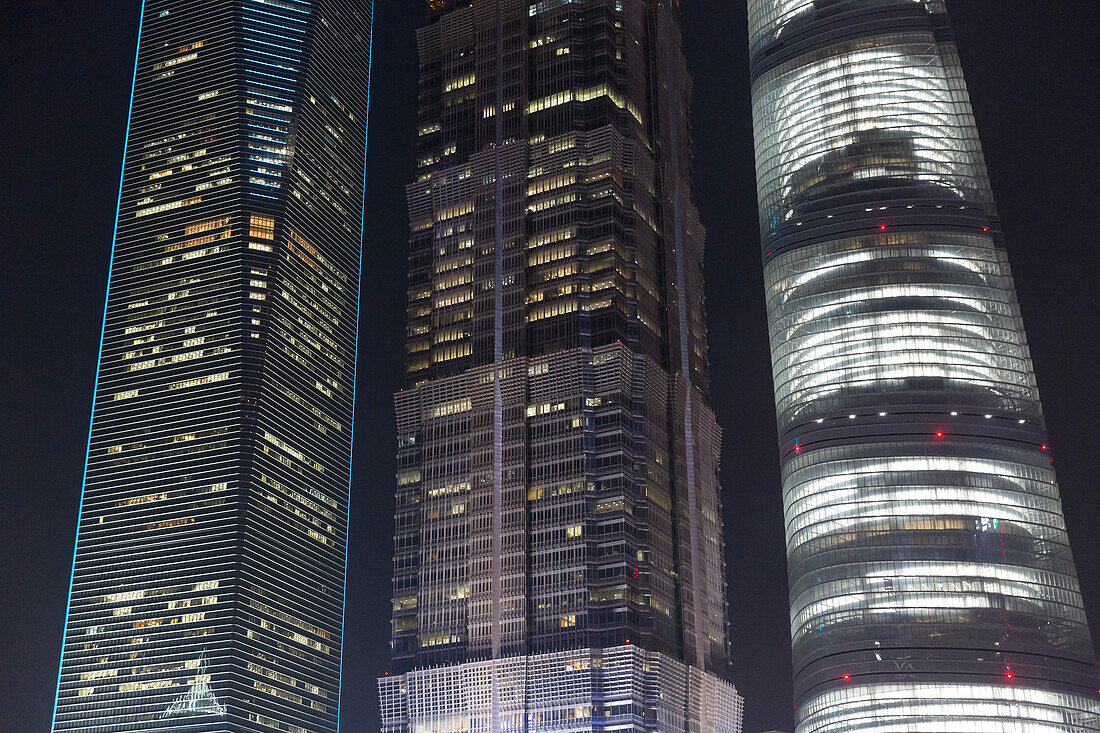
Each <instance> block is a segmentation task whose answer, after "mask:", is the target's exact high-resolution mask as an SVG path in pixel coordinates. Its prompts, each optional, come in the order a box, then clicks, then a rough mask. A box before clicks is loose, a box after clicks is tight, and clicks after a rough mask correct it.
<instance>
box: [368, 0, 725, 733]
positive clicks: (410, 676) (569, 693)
mask: <svg viewBox="0 0 1100 733" xmlns="http://www.w3.org/2000/svg"><path fill="white" fill-rule="evenodd" d="M678 13H679V10H678V4H677V3H675V2H669V1H667V0H578V1H571V0H546V1H539V2H534V3H527V2H515V1H511V0H472V1H470V2H447V1H446V0H442V1H440V2H430V3H429V10H428V20H427V23H426V25H425V26H424V27H422V28H421V29H420V30H419V31H418V35H417V38H418V45H419V54H420V97H419V99H420V108H419V117H418V128H419V129H418V145H417V155H418V160H417V171H418V176H417V180H416V181H415V182H413V183H411V184H410V185H409V186H408V204H409V215H410V227H411V236H410V243H409V305H408V307H409V310H408V340H407V346H406V349H407V350H406V375H407V376H406V383H405V387H404V388H403V389H402V390H401V391H400V392H398V393H397V395H396V399H395V401H396V410H397V426H398V462H399V465H400V468H399V473H398V476H397V484H398V488H397V517H396V533H395V550H394V591H393V593H394V598H393V604H394V605H393V609H394V613H393V642H392V644H393V662H392V670H391V674H390V675H389V676H387V677H384V678H382V679H381V680H380V689H381V697H382V708H383V730H385V731H392V732H396V731H413V730H428V729H430V730H463V731H465V730H470V731H474V730H477V731H482V730H485V731H503V730H519V729H520V728H517V727H516V726H519V725H521V724H527V723H528V722H529V721H535V722H537V723H538V725H543V726H559V727H556V728H554V729H555V730H559V729H560V730H564V728H561V727H560V726H562V725H572V726H576V728H571V729H577V730H580V729H584V730H589V729H591V728H593V727H594V726H597V725H614V726H615V729H616V730H639V731H640V730H643V729H645V730H661V731H686V730H688V729H689V727H690V729H691V730H706V731H735V730H739V729H740V709H741V699H740V697H739V696H738V695H737V693H736V691H735V690H734V689H733V687H732V685H730V684H729V683H728V682H727V681H726V680H727V677H728V672H729V639H728V633H727V619H726V616H727V614H726V605H727V603H726V583H725V572H724V571H725V561H724V556H723V538H722V520H721V507H720V487H719V483H718V462H719V450H720V430H719V428H718V426H717V424H716V423H715V420H714V415H713V413H712V412H711V410H710V407H709V405H708V390H709V379H708V371H709V366H708V362H707V345H706V328H705V323H704V308H703V284H702V271H701V265H702V259H703V244H704V230H703V228H702V226H701V225H700V223H699V221H698V214H697V212H696V210H695V206H694V204H693V202H692V194H691V166H690V161H691V145H690V126H689V121H688V114H687V112H688V105H689V100H690V91H691V84H690V79H689V77H688V75H687V73H686V71H685V69H684V59H683V56H682V53H681V50H680V31H679V17H678ZM652 725H658V727H657V728H655V729H654V728H652V727H651V726H652ZM455 726H457V727H455ZM464 726H469V727H464ZM618 726H626V727H622V728H620V727H618ZM524 729H526V728H524Z"/></svg>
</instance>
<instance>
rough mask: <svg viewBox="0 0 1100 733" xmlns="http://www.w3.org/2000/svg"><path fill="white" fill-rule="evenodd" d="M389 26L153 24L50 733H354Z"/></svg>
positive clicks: (125, 174)
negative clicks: (381, 51) (349, 626)
mask: <svg viewBox="0 0 1100 733" xmlns="http://www.w3.org/2000/svg"><path fill="white" fill-rule="evenodd" d="M370 26H371V5H370V3H369V2H367V3H355V2H349V1H345V0H313V1H310V2H307V1H306V0H192V1H191V2H177V1H176V0H148V1H147V2H146V3H145V5H144V7H143V9H142V19H141V26H140V32H139V41H138V50H137V58H136V61H135V68H134V82H133V97H132V103H131V110H130V122H129V129H128V132H127V140H126V149H125V154H124V160H123V170H122V177H121V183H120V191H119V203H118V213H117V223H116V234H115V241H114V249H113V253H112V259H111V274H110V281H109V286H108V294H107V304H106V310H105V314H104V324H103V336H102V345H101V352H100V360H99V371H98V376H97V382H96V391H95V398H94V406H93V417H92V422H91V428H90V435H89V443H88V456H87V467H86V474H85V480H84V487H83V495H82V499H81V511H80V521H79V526H78V530H77V542H76V548H75V555H74V566H73V576H72V586H71V590H70V599H69V608H68V614H67V620H66V628H65V639H64V646H63V649H62V656H61V666H60V671H59V678H58V690H57V704H56V708H55V713H54V721H53V730H55V731H92V730H96V731H103V730H111V731H153V730H173V731H193V732H196V733H197V732H199V731H208V732H211V733H213V732H215V731H216V732H230V731H232V732H237V731H252V732H257V733H258V732H262V731H291V732H300V733H304V732H305V731H309V733H315V732H317V731H335V730H336V728H337V717H338V711H339V694H340V660H341V646H342V644H341V640H342V622H343V617H342V614H343V599H344V568H345V555H346V551H345V548H346V542H347V521H348V499H349V496H348V481H349V473H350V451H351V433H352V430H351V427H352V402H353V393H354V374H355V357H356V351H355V344H356V327H357V319H358V312H357V308H358V300H357V298H358V288H359V262H360V241H361V222H362V208H363V193H362V192H363V162H364V141H365V134H366V107H367V75H368V64H369V48H370Z"/></svg>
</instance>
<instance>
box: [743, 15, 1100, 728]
mask: <svg viewBox="0 0 1100 733" xmlns="http://www.w3.org/2000/svg"><path fill="white" fill-rule="evenodd" d="M749 35H750V38H749V41H750V54H751V78H752V95H753V123H754V132H755V139H756V166H757V185H758V189H759V206H760V222H761V234H762V245H763V257H764V277H765V281H766V283H765V284H766V295H767V305H768V319H769V326H770V336H771V346H772V360H773V373H774V378H775V401H776V414H777V418H778V423H779V433H780V444H781V453H782V478H783V492H784V507H785V511H786V528H787V553H788V565H789V568H788V569H789V575H790V601H791V638H792V647H793V652H794V669H795V697H796V700H795V702H796V706H797V711H798V726H799V727H798V730H799V732H800V733H825V732H826V731H828V732H830V733H832V732H834V731H853V730H859V731H864V732H865V733H876V732H885V731H890V732H891V733H893V732H895V731H953V732H954V731H1028V732H1029V733H1030V732H1039V731H1049V732H1050V733H1054V732H1055V731H1057V732H1059V733H1069V732H1070V731H1087V730H1100V696H1098V695H1097V684H1096V674H1095V668H1094V660H1093V652H1092V644H1091V641H1090V638H1089V632H1088V627H1087V625H1086V622H1085V616H1084V610H1083V606H1082V600H1081V594H1080V590H1079V588H1078V583H1077V577H1076V573H1075V570H1074V564H1073V558H1072V556H1071V554H1070V548H1069V542H1068V539H1067V537H1066V530H1065V523H1064V519H1063V515H1062V507H1061V502H1060V500H1059V495H1058V486H1057V482H1056V479H1055V474H1054V468H1053V466H1052V458H1051V456H1050V451H1049V449H1048V446H1047V444H1046V443H1047V438H1046V434H1045V428H1044V423H1043V416H1042V411H1041V408H1040V404H1039V395H1038V392H1037V390H1036V385H1035V376H1034V371H1033V369H1032V364H1031V358H1030V354H1029V352H1028V346H1027V340H1026V336H1025V332H1024V328H1023V324H1022V322H1021V319H1020V311H1019V307H1018V304H1017V301H1016V294H1015V289H1014V285H1013V281H1012V275H1011V273H1010V270H1009V265H1008V261H1007V258H1006V254H1005V249H1004V245H1003V235H1002V233H1001V228H1000V222H999V219H998V217H997V213H996V209H995V208H994V204H993V199H992V195H991V193H990V189H989V182H988V178H987V174H986V169H985V163H984V160H983V156H982V151H981V147H980V145H979V142H978V135H977V131H976V128H975V124H974V119H973V115H972V111H971V107H970V101H969V98H968V96H967V92H966V86H965V84H964V82H963V78H962V72H961V70H960V64H959V59H958V55H957V52H956V49H955V45H954V42H953V40H952V35H951V31H950V28H949V26H948V22H947V16H946V10H945V7H944V5H943V3H942V2H938V1H936V0H829V1H826V0H783V1H780V0H750V2H749Z"/></svg>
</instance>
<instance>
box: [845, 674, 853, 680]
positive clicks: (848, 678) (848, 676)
mask: <svg viewBox="0 0 1100 733" xmlns="http://www.w3.org/2000/svg"><path fill="white" fill-rule="evenodd" d="M850 679H852V675H850V674H846V675H844V681H845V682H847V681H848V680H850Z"/></svg>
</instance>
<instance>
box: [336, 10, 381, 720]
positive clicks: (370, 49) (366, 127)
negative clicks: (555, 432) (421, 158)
mask: <svg viewBox="0 0 1100 733" xmlns="http://www.w3.org/2000/svg"><path fill="white" fill-rule="evenodd" d="M367 38H368V41H367V108H366V109H365V110H364V114H365V115H366V116H365V117H364V118H363V193H362V196H361V199H360V200H361V204H360V208H359V289H358V290H357V291H356V293H355V359H354V361H353V365H352V381H351V450H349V451H348V455H349V462H348V523H347V526H346V527H345V528H344V594H343V599H342V602H341V604H340V674H339V679H338V681H337V690H336V733H340V705H341V703H342V702H343V697H344V696H343V692H344V646H345V644H344V641H345V633H344V619H345V617H346V615H347V607H348V546H349V539H350V537H351V477H352V467H353V466H354V465H355V392H356V387H357V386H358V382H359V379H358V378H359V315H360V314H359V303H360V301H361V300H362V293H363V232H364V231H365V229H366V225H367V147H368V146H367V141H368V140H369V139H370V72H371V62H372V59H373V53H374V3H373V2H371V4H370V31H369V33H368V34H367Z"/></svg>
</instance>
